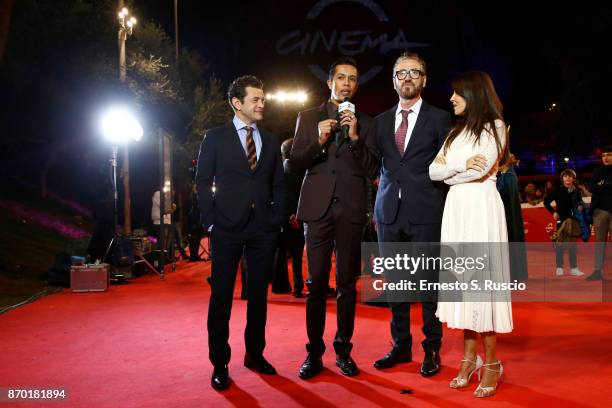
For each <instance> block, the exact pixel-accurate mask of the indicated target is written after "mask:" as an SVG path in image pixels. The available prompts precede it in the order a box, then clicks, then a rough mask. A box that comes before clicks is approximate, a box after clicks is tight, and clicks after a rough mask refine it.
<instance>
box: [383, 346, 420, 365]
mask: <svg viewBox="0 0 612 408" xmlns="http://www.w3.org/2000/svg"><path fill="white" fill-rule="evenodd" d="M411 361H412V353H411V352H410V350H407V349H400V348H399V347H393V348H392V349H391V351H390V352H388V353H387V355H386V356H384V357H383V358H381V359H380V360H376V362H375V363H374V367H375V368H378V369H381V368H391V367H395V366H396V365H397V364H399V363H409V362H411Z"/></svg>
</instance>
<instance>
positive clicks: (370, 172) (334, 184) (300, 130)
mask: <svg viewBox="0 0 612 408" xmlns="http://www.w3.org/2000/svg"><path fill="white" fill-rule="evenodd" d="M357 83H358V71H357V66H356V63H355V61H354V60H353V59H352V58H344V59H340V60H337V61H336V62H334V63H333V64H332V66H331V68H330V70H329V80H328V81H327V85H328V86H329V89H330V90H331V97H330V99H329V100H328V101H327V102H325V103H323V104H322V105H320V106H318V107H316V108H313V109H310V110H306V111H303V112H301V113H300V114H299V115H298V119H297V124H296V130H295V138H294V142H293V149H292V151H291V158H290V159H289V164H290V166H291V168H292V169H295V170H297V171H299V170H302V169H303V170H306V171H307V173H306V177H305V179H304V182H303V184H302V190H301V192H300V200H299V204H298V212H297V218H298V219H299V220H300V221H304V222H305V231H306V248H307V257H308V281H307V284H308V287H309V289H310V293H309V295H308V299H307V301H306V326H307V332H308V340H309V342H308V344H307V345H306V349H307V351H308V356H307V358H306V361H304V363H303V364H302V366H301V367H300V371H299V374H300V377H301V378H311V377H313V376H315V375H317V374H318V373H319V372H320V371H321V369H322V368H323V363H322V359H321V356H322V355H323V353H324V352H325V344H324V343H323V331H324V328H325V306H326V298H327V290H328V287H329V273H330V269H331V258H332V252H333V251H334V249H335V251H336V286H337V297H336V301H337V305H338V308H337V310H338V311H337V325H338V326H337V327H338V329H337V332H336V336H335V339H334V350H335V351H336V365H337V366H338V367H340V370H341V372H342V373H343V374H344V375H348V376H354V375H357V374H358V373H359V369H358V368H357V365H356V364H355V362H354V361H353V359H352V358H351V357H350V352H351V349H352V344H351V337H352V335H353V328H354V323H355V302H356V288H355V284H356V281H357V279H358V277H359V273H360V263H361V262H360V261H361V259H360V244H361V235H362V229H363V226H364V223H365V221H366V208H367V207H366V183H367V182H368V179H369V178H373V177H374V176H375V174H376V172H377V171H378V159H377V156H378V153H377V152H376V136H375V133H374V123H373V121H372V119H371V118H370V117H369V116H367V115H365V114H363V113H361V112H352V111H350V110H348V109H347V110H343V111H342V113H341V114H340V115H339V114H338V108H339V104H340V103H342V102H343V101H344V100H345V98H351V97H352V96H353V95H354V94H355V92H356V91H357ZM341 126H347V127H348V129H346V128H345V130H346V131H347V132H346V133H347V137H346V138H344V137H343V136H342V134H343V133H342V131H341V130H340V129H341Z"/></svg>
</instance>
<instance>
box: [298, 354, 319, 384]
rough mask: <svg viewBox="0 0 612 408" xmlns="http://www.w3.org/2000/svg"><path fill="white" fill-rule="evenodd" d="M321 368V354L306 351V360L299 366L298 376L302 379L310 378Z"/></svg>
mask: <svg viewBox="0 0 612 408" xmlns="http://www.w3.org/2000/svg"><path fill="white" fill-rule="evenodd" d="M322 369H323V359H322V358H321V356H318V357H317V356H315V355H314V354H312V353H308V356H306V360H304V363H302V366H301V367H300V372H299V376H300V378H303V379H308V378H312V377H314V376H315V375H317V374H319V373H320V372H321V370H322Z"/></svg>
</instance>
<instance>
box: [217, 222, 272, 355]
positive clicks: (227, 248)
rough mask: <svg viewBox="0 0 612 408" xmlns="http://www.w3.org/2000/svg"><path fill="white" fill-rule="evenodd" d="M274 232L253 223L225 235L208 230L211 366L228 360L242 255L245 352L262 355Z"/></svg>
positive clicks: (219, 229)
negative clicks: (245, 294) (245, 296)
mask: <svg viewBox="0 0 612 408" xmlns="http://www.w3.org/2000/svg"><path fill="white" fill-rule="evenodd" d="M277 235H278V234H277V233H276V232H266V231H265V228H262V227H261V226H260V225H258V224H257V223H256V222H254V221H253V220H251V221H249V223H248V224H247V225H246V227H245V228H244V229H243V230H242V231H241V232H237V233H234V232H227V231H224V230H222V229H221V228H219V227H217V226H215V227H213V229H212V231H211V235H210V237H211V240H212V247H213V250H212V279H211V287H212V289H211V295H210V304H209V307H208V323H207V326H208V348H209V357H210V361H211V362H212V363H213V365H223V364H227V363H228V362H229V361H230V357H231V349H230V346H229V343H228V339H229V320H230V315H231V310H232V300H233V294H234V285H235V283H236V274H237V270H238V262H240V258H241V257H242V255H243V250H244V256H245V258H246V261H247V263H248V265H249V272H248V274H247V291H248V303H247V325H246V329H245V331H244V341H245V345H246V352H247V353H249V354H252V355H261V354H262V353H263V350H264V348H265V345H266V340H265V328H266V312H267V297H268V282H269V277H270V270H271V268H272V260H273V258H274V250H275V248H276V239H277Z"/></svg>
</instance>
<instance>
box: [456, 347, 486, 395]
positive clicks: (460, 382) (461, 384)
mask: <svg viewBox="0 0 612 408" xmlns="http://www.w3.org/2000/svg"><path fill="white" fill-rule="evenodd" d="M461 362H462V363H463V362H467V363H472V364H474V366H475V367H474V369H473V370H472V371H470V372H469V374H468V376H467V378H461V377H459V376H457V377H455V378H453V379H452V380H451V382H450V384H448V386H449V387H451V388H465V387H467V385H468V384H469V383H470V378H472V375H473V374H474V373H477V375H478V381H480V369H481V368H482V359H481V358H480V356H479V355H476V360H475V361H473V360H470V359H468V358H466V357H464V358H463V359H462V360H461Z"/></svg>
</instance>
